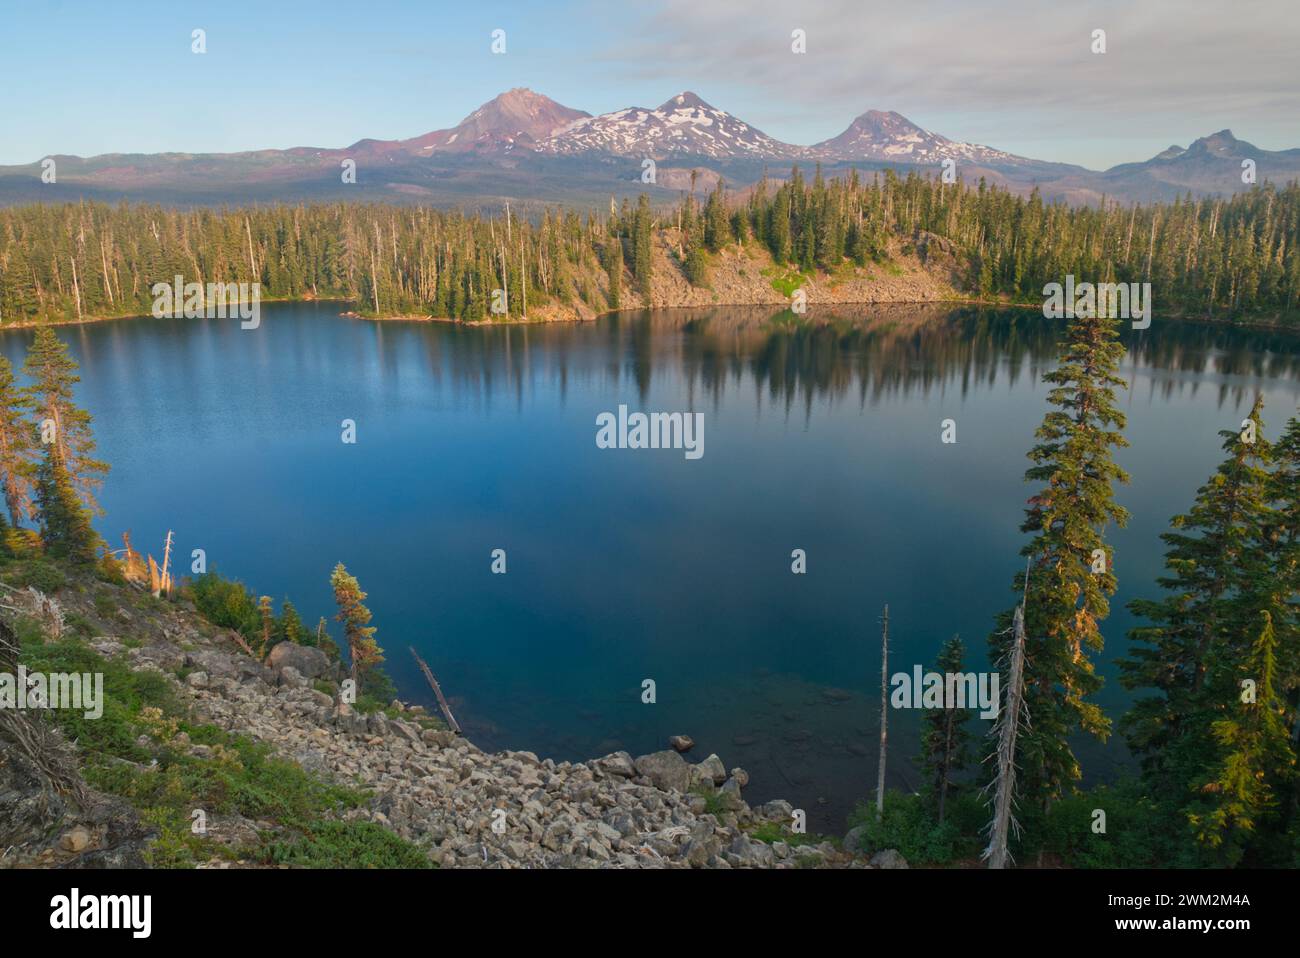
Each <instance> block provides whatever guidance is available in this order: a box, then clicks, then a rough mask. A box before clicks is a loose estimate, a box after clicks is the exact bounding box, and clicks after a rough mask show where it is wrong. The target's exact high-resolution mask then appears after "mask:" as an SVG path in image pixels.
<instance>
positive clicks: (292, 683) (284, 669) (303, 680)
mask: <svg viewBox="0 0 1300 958" xmlns="http://www.w3.org/2000/svg"><path fill="white" fill-rule="evenodd" d="M280 684H281V685H287V686H289V688H291V689H305V688H306V687H307V686H308V685H310V684H311V683H310V682H309V681H308V680H307V676H305V675H303V674H302V673H301V672H299V671H298V670H297V669H295V668H294V667H293V666H292V665H282V666H280Z"/></svg>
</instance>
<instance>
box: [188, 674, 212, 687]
mask: <svg viewBox="0 0 1300 958" xmlns="http://www.w3.org/2000/svg"><path fill="white" fill-rule="evenodd" d="M185 684H186V685H188V686H189V687H190V688H192V689H206V688H207V687H208V673H207V672H191V673H190V674H189V675H187V676H185Z"/></svg>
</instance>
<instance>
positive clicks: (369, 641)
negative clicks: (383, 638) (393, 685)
mask: <svg viewBox="0 0 1300 958" xmlns="http://www.w3.org/2000/svg"><path fill="white" fill-rule="evenodd" d="M330 586H331V587H332V588H333V589H334V602H335V604H336V605H338V608H339V611H338V614H337V615H336V616H334V618H335V620H337V621H339V622H342V623H343V637H344V639H345V640H346V642H347V645H348V653H349V655H350V657H351V659H352V681H353V683H354V684H355V685H356V688H357V690H358V691H360V690H361V688H362V683H363V682H364V680H365V675H366V673H367V672H369V671H370V670H371V669H373V668H375V667H376V666H378V665H379V663H381V662H383V661H384V656H383V650H382V649H381V648H380V647H379V645H378V643H376V642H375V627H374V626H372V625H369V624H368V623H369V622H370V610H369V609H367V608H366V607H365V605H363V604H362V603H364V602H365V599H366V594H365V593H364V592H362V591H361V584H360V583H359V582H357V580H356V578H355V577H354V576H351V575H349V574H348V570H347V569H346V568H344V566H343V563H342V562H340V563H339V564H338V565H336V566H335V567H334V573H333V574H332V575H331V576H330Z"/></svg>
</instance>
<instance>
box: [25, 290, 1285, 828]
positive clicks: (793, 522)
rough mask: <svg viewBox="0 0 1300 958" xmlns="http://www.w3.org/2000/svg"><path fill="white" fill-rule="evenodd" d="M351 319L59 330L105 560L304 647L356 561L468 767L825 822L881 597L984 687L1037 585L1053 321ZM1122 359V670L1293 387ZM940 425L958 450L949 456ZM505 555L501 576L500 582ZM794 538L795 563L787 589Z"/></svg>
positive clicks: (853, 748)
mask: <svg viewBox="0 0 1300 958" xmlns="http://www.w3.org/2000/svg"><path fill="white" fill-rule="evenodd" d="M341 308H342V307H341V306H339V305H338V304H332V303H314V304H295V305H268V306H264V308H263V316H262V324H261V327H260V328H259V329H256V330H242V329H240V328H239V323H238V321H237V320H228V321H227V320H155V319H151V318H142V319H135V320H129V321H122V322H111V323H101V324H94V325H87V326H79V327H73V326H69V327H63V328H62V329H60V330H59V334H60V336H62V337H63V338H64V339H65V340H66V341H67V342H68V343H69V344H70V346H71V348H72V351H73V353H74V355H75V357H76V359H77V361H78V362H79V363H80V364H81V366H82V376H83V382H82V384H81V387H80V394H79V395H80V401H81V402H82V403H83V404H84V405H85V406H86V407H87V408H89V409H90V410H91V412H92V413H93V414H94V416H95V431H96V435H97V437H98V439H99V444H100V451H101V453H102V455H103V458H105V459H107V460H108V461H109V462H111V463H112V466H113V471H112V474H111V475H110V477H109V479H108V481H107V483H106V485H105V487H104V490H103V496H102V501H103V504H104V506H105V509H106V510H107V516H106V518H104V519H103V520H101V521H100V522H99V528H100V530H101V531H102V532H103V534H104V535H105V536H106V537H107V538H108V539H110V540H111V541H112V542H113V543H114V545H119V544H120V541H121V538H120V537H121V532H122V531H123V530H128V529H129V530H130V531H131V532H132V535H133V541H134V542H135V544H136V546H137V548H140V549H142V550H146V551H152V552H154V554H155V555H160V554H161V548H162V540H163V537H164V535H165V533H166V531H167V530H168V529H169V528H170V529H174V530H175V532H176V537H177V552H178V553H179V555H180V556H181V557H182V559H184V558H185V557H187V556H189V554H190V552H191V550H192V549H195V548H202V549H204V550H206V553H207V557H208V562H209V564H210V565H211V566H212V567H215V568H216V569H217V570H219V571H221V572H222V573H223V574H225V575H228V576H234V577H237V578H239V579H241V580H243V581H244V582H246V583H247V584H248V585H249V587H250V588H251V589H253V590H254V591H255V592H256V593H257V594H262V593H266V594H269V595H272V596H274V597H275V598H276V599H277V600H279V599H280V598H281V597H283V596H286V595H287V596H289V597H290V598H292V599H293V601H294V603H295V604H296V605H297V606H298V608H299V610H300V611H301V613H302V615H303V618H304V619H305V620H306V621H307V622H308V624H309V625H310V624H313V623H314V622H315V621H316V619H317V617H318V616H320V615H332V614H333V608H332V601H331V594H330V590H329V585H328V578H329V573H330V570H331V569H332V568H333V566H334V564H335V563H336V562H338V561H343V562H344V563H346V564H347V566H348V568H349V570H350V571H351V572H352V573H353V574H355V575H356V576H357V577H358V578H359V579H360V581H361V584H362V587H363V588H364V589H365V590H366V591H367V592H368V593H369V600H368V605H369V606H370V608H371V609H372V611H373V612H374V623H373V624H375V625H377V626H378V629H379V631H378V635H377V638H378V640H379V642H380V644H381V645H382V646H383V647H384V648H385V649H386V651H387V656H388V668H389V670H390V672H391V673H392V675H393V676H394V678H395V680H396V681H397V683H398V685H399V688H400V689H401V692H402V693H403V695H404V696H405V697H407V698H409V699H411V700H414V701H420V702H425V703H427V704H429V705H431V706H432V704H433V703H432V701H431V696H430V695H429V693H428V691H427V688H426V687H425V685H424V683H423V680H422V679H421V677H420V675H419V673H418V671H417V670H416V668H415V666H414V662H413V660H412V658H411V656H410V654H409V652H408V651H407V646H408V645H414V646H415V647H416V648H417V649H419V650H420V653H421V654H422V655H423V656H424V657H425V658H426V659H427V660H428V661H429V663H430V665H431V666H432V667H433V669H434V671H435V672H436V673H437V675H438V677H439V679H440V681H441V683H442V685H443V687H444V689H445V690H446V691H447V693H448V695H449V696H450V697H451V699H452V704H453V708H454V709H455V710H456V712H457V717H458V718H460V720H461V722H462V724H463V725H464V726H465V727H466V731H467V732H468V734H469V735H470V736H471V737H472V738H473V739H474V740H475V741H476V742H478V743H479V744H480V745H482V746H484V747H486V748H496V747H506V746H509V747H514V748H527V749H532V750H534V751H536V752H538V753H540V754H542V755H544V756H545V755H549V756H554V757H556V758H557V759H560V758H568V759H577V758H587V757H591V756H594V755H597V754H602V753H604V752H607V751H610V750H612V749H616V748H626V749H628V750H629V751H631V752H632V753H633V754H638V753H641V752H645V751H650V750H653V749H656V748H661V747H664V743H665V740H666V738H667V736H669V735H672V734H676V733H687V734H690V735H691V736H693V737H694V738H695V739H696V741H697V742H698V745H697V755H696V757H698V758H702V757H704V756H705V755H707V754H708V753H709V752H710V751H716V752H718V753H719V754H720V755H721V756H722V758H723V760H724V762H726V763H727V765H728V767H730V766H734V765H741V766H744V767H745V768H746V769H748V770H749V771H750V773H751V776H752V784H751V786H750V789H749V790H748V797H749V798H750V800H751V801H760V800H764V799H766V798H771V797H778V796H780V797H785V798H788V799H790V800H791V801H792V802H794V803H795V804H796V805H797V806H802V807H804V808H806V809H808V810H809V814H810V819H811V821H812V823H813V824H814V825H815V826H817V827H819V828H826V829H837V828H840V827H841V826H842V823H843V819H844V815H845V813H846V812H847V811H848V810H849V808H851V806H852V804H853V803H854V802H855V801H856V800H858V799H859V798H861V797H863V796H865V795H867V794H868V793H869V792H870V790H871V789H872V788H873V787H874V781H875V770H876V757H875V750H876V741H877V724H876V723H877V721H878V713H879V698H878V696H879V681H880V663H879V633H878V623H877V619H878V617H879V614H880V610H881V607H882V606H883V605H884V604H885V603H889V606H890V619H891V646H892V653H891V668H890V671H891V672H894V671H910V670H911V667H912V665H913V664H917V663H922V664H926V665H928V664H929V663H931V662H932V660H933V657H934V654H935V652H936V651H937V649H938V646H939V644H940V643H941V642H942V641H943V640H944V639H946V638H948V637H949V636H951V635H952V634H954V633H958V634H960V635H961V636H962V637H963V639H965V640H966V642H967V645H968V648H969V649H970V650H971V658H970V667H971V668H978V667H983V662H984V648H985V639H986V636H987V634H988V631H989V629H990V626H991V624H992V621H993V616H994V614H995V613H996V612H997V611H998V610H1000V609H1002V608H1004V607H1006V606H1007V605H1009V604H1010V602H1011V599H1012V594H1011V591H1010V583H1011V580H1012V576H1013V575H1014V573H1015V571H1016V569H1017V568H1018V567H1019V566H1020V563H1021V560H1020V559H1019V558H1018V550H1019V548H1020V545H1021V544H1022V541H1023V540H1022V537H1021V534H1020V533H1019V532H1018V527H1019V523H1020V520H1021V515H1022V510H1023V508H1024V504H1025V499H1026V497H1027V496H1028V495H1029V494H1030V487H1028V486H1026V485H1025V484H1024V483H1023V481H1022V474H1023V472H1024V469H1025V467H1026V465H1027V461H1026V459H1025V457H1024V454H1025V451H1026V450H1027V449H1028V448H1029V446H1030V445H1031V443H1032V436H1033V431H1034V429H1035V428H1036V426H1037V425H1038V422H1039V421H1040V419H1041V417H1042V414H1043V411H1044V409H1045V405H1044V402H1045V397H1046V388H1045V386H1044V385H1043V384H1042V382H1041V376H1042V373H1043V372H1045V371H1046V370H1047V369H1049V368H1050V367H1051V366H1052V364H1053V362H1054V359H1055V348H1056V340H1057V337H1058V335H1059V332H1060V330H1059V327H1057V326H1056V325H1055V324H1052V323H1050V322H1048V321H1045V320H1043V319H1042V318H1041V317H1040V316H1038V315H1036V314H1034V313H1032V312H1028V311H1026V312H1017V313H991V312H974V311H970V310H965V311H951V310H944V309H924V308H908V309H898V308H895V309H867V308H863V309H856V310H845V311H841V312H839V313H838V314H836V315H834V316H832V315H830V314H827V313H820V314H819V313H815V312H814V313H813V314H812V315H811V317H810V319H812V320H813V321H812V322H810V323H799V324H795V323H792V322H791V320H792V317H790V316H789V315H788V314H785V315H784V316H781V315H777V316H774V315H773V314H772V312H771V311H770V310H762V309H757V310H756V309H735V308H725V309H724V308H718V309H711V310H690V311H685V310H683V311H669V312H660V313H641V314H622V315H619V316H616V317H609V318H606V319H603V320H601V321H598V322H596V323H590V324H577V325H555V326H548V327H522V326H516V327H499V328H464V327H458V326H451V325H445V324H417V323H384V324H375V323H369V322H363V321H358V320H351V319H345V318H342V317H340V316H339V315H338V313H339V311H340V309H341ZM29 339H30V335H29V334H28V333H26V332H23V331H11V332H8V333H4V334H2V335H0V350H3V352H4V353H5V354H6V355H8V356H9V357H10V359H11V360H13V361H15V362H20V361H21V358H22V352H23V348H24V346H25V344H26V342H27V341H29ZM1128 345H1129V347H1130V348H1129V352H1128V354H1127V356H1126V358H1125V360H1124V364H1123V374H1124V375H1125V377H1126V378H1128V379H1129V380H1130V381H1131V383H1132V388H1131V389H1130V390H1129V392H1128V393H1127V394H1126V395H1124V396H1123V397H1122V399H1121V405H1122V406H1123V408H1124V409H1125V410H1126V412H1127V413H1128V415H1129V426H1128V430H1127V435H1128V437H1129V439H1130V441H1131V442H1132V448H1130V449H1128V450H1125V451H1124V452H1123V453H1122V455H1121V457H1120V458H1121V462H1122V464H1123V465H1124V466H1125V467H1126V468H1127V469H1128V470H1129V472H1130V473H1131V475H1132V483H1131V485H1129V486H1128V487H1126V488H1124V489H1123V490H1122V491H1121V493H1120V500H1121V502H1122V503H1123V504H1124V505H1126V506H1127V507H1128V508H1129V509H1130V510H1131V511H1132V513H1133V520H1132V522H1131V524H1130V525H1129V527H1128V528H1127V529H1125V530H1123V531H1118V532H1114V533H1113V534H1112V536H1111V539H1112V541H1113V543H1114V545H1115V549H1116V561H1117V571H1118V575H1119V578H1120V582H1121V592H1120V594H1119V595H1118V596H1117V597H1116V599H1115V601H1114V603H1113V614H1112V616H1111V618H1110V620H1109V621H1108V622H1107V623H1105V626H1104V632H1105V635H1106V639H1107V648H1106V651H1105V653H1104V656H1103V658H1102V664H1101V670H1102V672H1103V674H1105V675H1107V676H1108V677H1113V675H1114V670H1113V667H1112V664H1111V663H1112V662H1113V659H1114V658H1115V657H1116V656H1118V655H1119V654H1122V652H1123V650H1124V647H1125V645H1126V640H1125V638H1124V633H1125V631H1126V629H1127V628H1128V627H1129V626H1130V625H1132V619H1131V617H1130V616H1129V615H1128V613H1127V611H1126V610H1125V609H1124V603H1125V602H1126V601H1127V600H1128V599H1130V598H1132V597H1134V596H1136V595H1139V594H1150V593H1151V592H1152V589H1153V581H1154V578H1155V576H1156V575H1157V574H1158V573H1159V571H1160V560H1161V553H1162V548H1161V543H1160V542H1159V539H1158V538H1157V537H1158V535H1159V533H1160V532H1162V531H1164V529H1165V528H1166V525H1167V521H1168V518H1169V516H1170V515H1172V514H1173V513H1175V512H1178V511H1181V510H1183V509H1184V508H1186V506H1187V505H1188V504H1189V502H1190V501H1191V497H1192V495H1193V494H1194V492H1195V490H1196V488H1197V487H1198V486H1199V485H1200V484H1201V483H1202V482H1204V481H1205V479H1206V478H1207V477H1208V476H1209V474H1210V473H1211V471H1212V470H1213V468H1214V466H1215V464H1216V463H1217V462H1218V460H1219V459H1220V451H1219V445H1220V439H1219V438H1218V437H1217V435H1216V432H1217V430H1219V429H1223V428H1232V427H1235V426H1237V424H1239V423H1240V421H1241V419H1242V418H1243V416H1244V415H1245V413H1246V412H1247V411H1248V409H1249V406H1250V403H1251V400H1252V398H1253V396H1254V393H1255V391H1257V390H1262V391H1263V392H1264V393H1265V394H1266V396H1267V399H1268V409H1267V410H1266V422H1267V423H1268V424H1269V427H1270V429H1269V434H1270V435H1274V434H1276V431H1277V430H1278V428H1279V427H1280V425H1281V424H1282V423H1283V421H1284V419H1285V418H1286V416H1288V415H1290V414H1293V412H1294V410H1295V408H1296V403H1297V399H1298V398H1300V362H1298V359H1297V352H1300V351H1298V350H1297V349H1296V341H1295V340H1293V339H1290V338H1288V337H1286V336H1284V335H1275V334H1262V333H1252V332H1242V331H1236V332H1234V331H1229V330H1222V329H1215V328H1209V327H1201V326H1194V325H1187V324H1182V325H1180V324H1176V323H1162V322H1160V320H1159V318H1157V320H1156V322H1155V323H1154V324H1153V326H1152V328H1151V329H1150V330H1148V331H1147V332H1146V333H1144V334H1140V338H1134V339H1132V340H1130V341H1129V342H1128ZM620 403H622V404H626V405H627V406H628V407H629V408H630V409H631V410H633V411H635V410H644V411H668V412H672V411H681V412H686V411H697V412H701V413H703V414H704V449H705V454H704V456H703V457H702V458H700V459H698V460H688V459H686V458H685V456H684V455H683V453H682V451H680V450H602V449H598V448H597V446H596V443H595V434H596V425H595V421H596V416H597V415H598V414H599V413H601V412H603V411H615V410H617V408H618V405H619V404H620ZM949 418H951V419H954V420H955V421H956V423H957V439H958V441H957V443H956V444H952V445H944V444H942V443H941V442H940V423H941V421H942V420H944V419H949ZM344 419H352V420H354V421H355V422H356V428H357V442H356V443H355V444H354V445H348V444H345V443H343V442H342V441H341V438H340V437H341V432H342V429H341V423H342V420H344ZM497 548H500V549H505V550H506V553H507V568H508V572H507V573H506V574H505V575H493V574H492V573H491V571H490V565H491V552H492V550H493V549H497ZM796 548H800V549H804V550H806V552H807V555H808V572H807V574H806V575H802V576H797V575H793V574H792V573H791V571H790V564H791V550H793V549H796ZM185 565H188V562H187V561H186V563H185ZM182 569H184V565H183V566H182ZM332 630H333V632H334V634H335V635H337V634H339V633H338V628H337V625H334V624H332ZM644 679H653V680H654V681H655V683H656V692H657V701H656V702H655V704H653V705H647V704H643V703H642V701H641V691H642V682H643V680H644ZM836 690H844V691H845V692H847V693H848V694H847V695H845V694H844V692H840V691H836ZM1100 701H1101V702H1102V704H1103V705H1104V706H1105V707H1106V708H1107V709H1108V711H1110V713H1111V714H1112V715H1117V714H1118V713H1119V711H1120V710H1122V708H1123V706H1124V704H1125V702H1126V701H1127V698H1126V693H1124V691H1123V690H1121V689H1120V688H1119V687H1118V686H1117V684H1116V683H1114V682H1113V681H1111V682H1109V683H1108V685H1107V688H1106V689H1105V690H1104V691H1103V692H1102V694H1101V696H1100ZM916 732H917V713H915V712H893V713H891V735H890V741H891V775H890V778H891V782H892V783H893V784H895V785H899V786H905V787H915V786H917V785H919V784H920V779H919V777H918V776H917V774H916V772H915V771H914V770H913V769H912V768H911V767H909V763H908V762H907V760H908V759H910V758H911V757H912V756H913V755H914V754H915V752H916V748H917V745H916ZM1080 754H1081V757H1082V760H1083V762H1084V767H1085V771H1086V773H1087V774H1088V776H1089V777H1090V778H1106V777H1109V776H1112V775H1114V774H1115V772H1116V770H1117V769H1118V768H1120V767H1121V766H1123V765H1124V764H1125V763H1126V762H1127V761H1128V759H1127V756H1126V755H1125V753H1124V750H1123V747H1122V745H1120V744H1119V743H1118V739H1115V740H1112V743H1111V744H1109V745H1106V746H1100V745H1094V744H1089V743H1081V744H1080Z"/></svg>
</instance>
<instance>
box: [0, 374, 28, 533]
mask: <svg viewBox="0 0 1300 958" xmlns="http://www.w3.org/2000/svg"><path fill="white" fill-rule="evenodd" d="M31 411H32V400H31V397H30V396H28V395H27V394H26V393H25V392H23V391H22V390H20V389H19V388H18V387H17V385H16V383H15V380H14V371H13V367H12V366H11V365H10V364H9V360H8V359H7V358H5V357H4V356H0V483H2V484H3V486H4V499H5V506H6V507H7V508H8V510H9V521H10V523H11V524H12V525H13V527H14V528H21V527H22V524H23V523H24V522H26V521H27V520H29V519H32V518H34V515H35V513H34V503H33V500H32V480H33V478H34V477H35V473H36V462H35V456H36V436H35V434H34V433H33V431H32V423H31V418H30V416H31Z"/></svg>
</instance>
